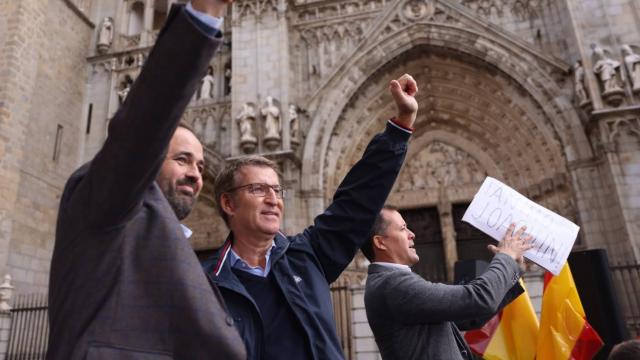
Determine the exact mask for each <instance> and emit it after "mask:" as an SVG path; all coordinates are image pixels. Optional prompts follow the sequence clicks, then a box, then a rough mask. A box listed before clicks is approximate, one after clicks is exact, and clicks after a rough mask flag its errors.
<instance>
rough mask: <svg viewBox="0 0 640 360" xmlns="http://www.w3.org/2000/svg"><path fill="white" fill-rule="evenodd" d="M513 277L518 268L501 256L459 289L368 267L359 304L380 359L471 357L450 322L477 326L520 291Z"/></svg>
mask: <svg viewBox="0 0 640 360" xmlns="http://www.w3.org/2000/svg"><path fill="white" fill-rule="evenodd" d="M519 277H520V269H519V267H518V264H517V263H516V262H515V261H514V260H513V259H512V258H511V257H509V256H508V255H504V254H497V255H496V256H495V257H494V258H493V260H492V261H491V263H490V264H489V267H488V269H487V271H486V272H485V273H484V274H483V275H481V276H480V277H478V278H477V279H475V280H473V281H471V282H470V283H468V284H465V285H446V284H436V283H432V282H429V281H427V280H425V279H423V278H422V277H420V276H419V275H417V274H415V273H413V272H409V271H404V270H402V269H397V268H392V267H389V266H384V265H379V264H371V265H370V266H369V276H368V277H367V284H366V290H365V295H364V302H365V307H366V311H367V318H368V320H369V325H370V326H371V329H372V330H373V334H374V336H375V339H376V343H377V344H378V348H379V349H380V354H381V355H382V358H383V359H385V360H389V359H403V360H404V359H438V360H439V359H456V360H457V359H469V358H471V357H470V356H471V353H470V350H469V347H468V345H467V344H466V342H465V341H464V338H463V337H462V335H461V333H460V331H459V330H458V327H457V326H456V324H455V323H458V324H459V325H461V327H463V328H465V329H469V328H474V327H480V326H482V324H483V323H484V322H486V321H488V320H489V319H490V318H491V317H492V316H493V315H494V314H495V313H497V312H498V311H499V310H500V309H501V308H502V307H503V306H505V305H506V304H508V303H509V302H510V301H511V300H513V299H515V298H516V297H517V296H518V295H519V294H520V293H522V291H523V290H522V287H520V285H519V283H518V278H519Z"/></svg>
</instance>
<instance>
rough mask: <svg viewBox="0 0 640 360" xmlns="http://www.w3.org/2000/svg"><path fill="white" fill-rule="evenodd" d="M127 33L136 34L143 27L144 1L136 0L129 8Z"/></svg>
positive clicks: (140, 31)
mask: <svg viewBox="0 0 640 360" xmlns="http://www.w3.org/2000/svg"><path fill="white" fill-rule="evenodd" d="M128 25H129V26H128V28H127V35H138V34H140V33H142V30H143V29H144V3H143V2H142V1H136V2H134V3H133V4H132V5H131V8H130V9H129V24H128Z"/></svg>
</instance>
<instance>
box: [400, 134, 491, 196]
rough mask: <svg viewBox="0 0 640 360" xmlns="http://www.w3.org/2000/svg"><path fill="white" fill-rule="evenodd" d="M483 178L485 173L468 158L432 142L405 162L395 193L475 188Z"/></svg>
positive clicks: (463, 153)
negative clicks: (465, 186) (469, 185)
mask: <svg viewBox="0 0 640 360" xmlns="http://www.w3.org/2000/svg"><path fill="white" fill-rule="evenodd" d="M485 177H486V171H484V170H483V168H482V166H481V165H480V163H479V162H478V161H477V160H476V159H475V158H473V157H472V156H471V155H470V154H468V153H466V152H464V151H462V150H461V149H459V148H457V147H454V146H451V145H449V144H446V143H443V142H439V141H434V142H432V143H430V144H429V145H427V146H426V147H425V148H424V149H423V150H422V151H420V152H419V153H417V154H415V155H414V156H413V157H412V158H411V159H410V160H409V161H407V163H406V165H405V167H404V169H403V170H402V173H401V174H400V181H399V184H400V185H399V190H400V191H405V190H418V189H426V188H439V187H441V186H445V187H446V186H457V185H465V184H479V183H481V182H482V181H483V180H484V178H485Z"/></svg>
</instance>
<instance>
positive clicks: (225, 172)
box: [213, 155, 280, 226]
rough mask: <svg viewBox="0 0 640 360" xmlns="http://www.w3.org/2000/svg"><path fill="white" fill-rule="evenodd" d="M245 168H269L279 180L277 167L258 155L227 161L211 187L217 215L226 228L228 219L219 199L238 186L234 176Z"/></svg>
mask: <svg viewBox="0 0 640 360" xmlns="http://www.w3.org/2000/svg"><path fill="white" fill-rule="evenodd" d="M245 166H257V167H266V168H271V169H273V171H275V172H276V174H277V175H278V178H280V169H278V165H277V164H276V163H275V162H273V161H271V160H269V159H267V158H266V157H263V156H259V155H247V156H242V157H239V158H236V159H232V160H229V161H228V162H227V163H226V164H225V166H224V168H223V169H222V171H221V172H220V173H219V174H218V176H217V177H216V181H215V183H214V185H213V187H214V194H215V197H216V209H217V210H218V214H220V216H222V219H223V220H224V223H225V224H227V226H229V217H228V216H227V214H226V213H225V212H224V210H222V205H221V204H220V197H221V196H222V194H224V193H226V192H228V191H229V190H231V189H233V188H234V187H236V186H239V185H240V184H236V174H237V173H238V171H240V169H242V168H243V167H245Z"/></svg>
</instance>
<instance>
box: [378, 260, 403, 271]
mask: <svg viewBox="0 0 640 360" xmlns="http://www.w3.org/2000/svg"><path fill="white" fill-rule="evenodd" d="M373 264H377V265H382V266H386V267H392V268H396V269H400V270H404V271H408V272H411V268H410V267H409V265H405V264H396V263H390V262H383V261H374V262H373Z"/></svg>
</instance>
